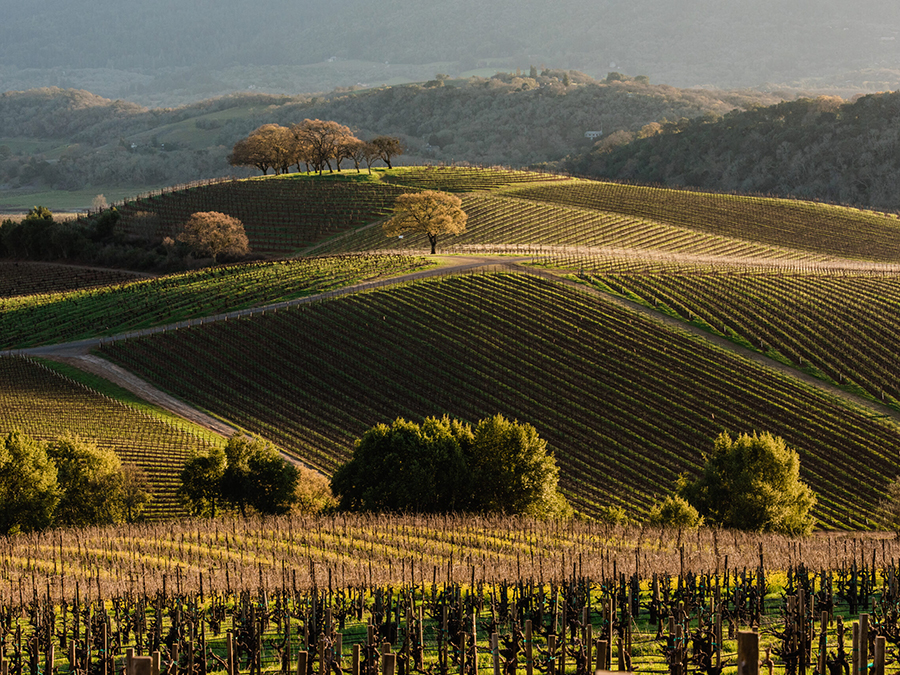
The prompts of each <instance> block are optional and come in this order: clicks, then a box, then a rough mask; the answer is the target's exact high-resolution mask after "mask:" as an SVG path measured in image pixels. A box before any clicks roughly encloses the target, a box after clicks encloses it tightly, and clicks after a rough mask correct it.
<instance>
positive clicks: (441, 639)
mask: <svg viewBox="0 0 900 675" xmlns="http://www.w3.org/2000/svg"><path fill="white" fill-rule="evenodd" d="M447 622H448V617H447V605H444V606H443V608H442V611H441V630H440V632H439V633H438V668H439V670H440V672H441V675H447V673H448V672H449V670H450V665H449V662H448V661H447V657H448V654H447V650H448V647H447Z"/></svg>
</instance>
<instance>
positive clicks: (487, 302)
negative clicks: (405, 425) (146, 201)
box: [102, 274, 898, 527]
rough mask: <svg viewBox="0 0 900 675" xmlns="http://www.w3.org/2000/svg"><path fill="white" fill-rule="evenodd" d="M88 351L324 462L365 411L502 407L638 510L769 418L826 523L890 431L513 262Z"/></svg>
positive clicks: (878, 468)
mask: <svg viewBox="0 0 900 675" xmlns="http://www.w3.org/2000/svg"><path fill="white" fill-rule="evenodd" d="M102 354H103V355H104V356H107V357H109V358H112V359H113V360H114V361H116V362H117V363H120V364H121V365H123V366H124V367H126V368H128V369H131V370H134V371H135V372H137V373H139V374H140V375H141V376H143V377H146V378H147V379H149V380H150V381H151V382H154V383H156V384H158V385H159V386H161V387H162V388H163V389H165V390H167V391H169V392H170V393H174V394H175V395H177V396H179V397H183V398H184V399H186V400H188V401H190V402H191V403H193V404H195V405H198V406H200V407H202V408H204V409H207V410H210V411H212V412H213V413H214V414H217V415H220V416H222V417H225V418H227V419H231V420H234V421H236V422H237V423H238V424H240V425H241V426H243V427H245V428H247V429H251V430H253V431H255V432H257V433H261V434H264V435H265V436H267V437H268V438H271V439H272V440H273V441H275V442H277V443H278V444H280V445H281V446H282V447H284V448H285V449H288V450H289V451H291V452H294V453H296V454H297V455H298V456H300V457H302V458H303V459H304V460H306V461H309V462H311V463H312V464H314V465H316V466H319V467H321V468H322V469H325V470H329V471H330V470H332V469H333V468H334V467H335V466H336V465H337V463H339V462H340V461H342V460H344V459H346V458H347V457H348V453H349V451H350V448H351V444H352V441H353V439H354V438H355V437H356V436H358V435H359V434H361V433H362V432H363V431H364V430H365V429H366V428H367V427H368V426H370V425H372V424H374V423H376V422H380V421H385V420H389V419H393V418H394V417H398V416H403V417H406V418H410V419H421V418H422V417H424V416H426V415H440V414H444V413H447V414H451V415H456V416H459V417H461V418H463V419H466V420H470V421H471V420H477V419H479V418H481V417H484V416H486V415H489V414H494V413H497V412H500V413H503V414H505V415H508V416H510V417H513V418H517V419H519V420H521V421H527V422H530V423H532V424H534V425H535V426H536V427H537V428H538V431H539V432H540V433H541V435H542V436H544V437H545V438H547V439H548V441H549V442H550V444H551V445H552V446H553V448H554V450H555V452H556V454H557V458H558V461H559V463H560V465H561V468H562V485H563V487H564V489H565V491H566V493H567V494H568V496H569V497H570V499H571V500H572V502H573V503H574V504H575V505H576V506H577V508H579V509H580V510H582V511H584V512H585V513H588V514H596V513H597V512H598V511H599V510H600V508H601V507H603V506H606V505H609V504H614V505H621V506H623V507H624V508H625V509H626V510H628V511H630V512H632V513H635V514H640V513H642V512H644V511H645V510H646V509H647V508H648V507H649V505H650V503H651V502H652V501H653V499H654V498H655V497H657V496H658V495H661V494H664V493H666V492H667V491H669V490H670V489H671V488H672V486H673V482H674V480H675V478H676V477H677V476H678V474H679V473H681V472H683V471H688V472H691V471H696V470H697V469H698V467H699V465H700V463H701V461H702V460H701V452H702V451H704V450H707V449H709V448H710V447H711V443H712V440H713V438H714V437H715V436H716V434H718V433H719V432H720V431H723V430H728V431H730V432H733V433H738V432H743V431H752V430H768V431H772V432H773V433H777V434H780V435H782V436H784V437H785V438H786V439H787V440H788V441H789V442H790V443H791V444H792V445H794V446H796V447H797V448H798V449H799V451H800V453H801V457H802V460H801V461H802V466H803V475H804V478H805V479H806V480H807V481H809V483H810V484H811V485H812V487H813V488H814V489H815V490H816V491H817V492H818V493H819V505H818V507H817V511H816V513H817V515H818V517H819V518H820V519H821V521H822V523H823V524H824V525H825V526H830V527H854V526H859V525H862V524H863V521H862V516H861V514H863V513H866V512H868V511H870V510H871V509H873V508H874V507H875V501H876V500H877V494H878V492H879V491H880V489H882V488H881V486H884V485H885V482H886V481H887V480H888V479H889V478H891V477H892V476H893V474H894V472H895V466H894V460H893V457H892V456H891V454H890V452H889V451H887V448H890V447H893V445H894V444H896V442H897V440H898V431H897V429H896V427H893V426H889V425H886V424H884V423H883V422H881V421H879V420H874V419H872V418H871V416H870V415H869V413H867V412H866V411H863V410H858V409H854V408H852V407H850V406H848V405H845V404H842V403H839V402H837V401H836V400H832V399H830V398H828V397H826V396H823V395H821V394H819V393H816V392H814V391H813V390H811V389H810V388H808V387H807V386H805V385H802V384H800V383H798V382H797V381H794V380H792V379H791V378H788V377H783V376H776V375H773V374H772V373H771V372H769V371H766V370H764V369H762V368H760V367H757V366H755V365H752V364H750V363H749V362H747V361H744V360H742V359H739V358H735V357H733V356H731V355H729V354H727V353H725V352H723V351H721V350H719V349H717V348H714V347H712V346H710V345H708V344H705V343H704V342H703V341H701V340H698V339H695V338H691V337H688V336H685V335H682V334H680V333H678V332H676V331H673V330H671V329H668V328H665V327H663V326H662V325H659V324H657V323H655V322H653V321H651V320H649V319H646V318H643V317H642V316H640V315H638V314H636V313H633V312H630V311H626V310H623V309H620V308H618V307H617V306H614V305H612V304H610V303H608V302H606V301H604V300H602V299H601V298H598V297H595V296H592V295H589V294H586V293H585V292H582V291H578V290H573V289H570V288H567V287H564V286H561V285H559V284H557V283H553V282H550V281H544V280H540V279H536V278H532V277H529V276H523V275H503V274H500V275H498V274H483V275H475V276H463V277H450V278H447V279H443V280H440V281H430V282H418V283H414V284H407V285H404V286H402V287H399V288H394V289H390V290H383V291H376V292H371V293H366V294H362V295H358V296H352V297H347V298H342V299H338V300H333V301H329V302H324V303H316V304H315V305H311V306H306V307H305V308H303V309H297V310H290V311H285V312H279V313H278V314H276V315H268V316H264V317H256V318H253V319H248V320H241V321H232V322H228V323H223V324H215V325H208V326H204V327H200V328H196V329H191V330H181V331H178V332H177V333H167V334H164V335H159V336H153V337H147V338H140V339H136V340H130V341H128V342H125V343H118V344H114V345H108V346H104V347H103V349H102ZM185 368H189V369H190V371H191V372H192V376H191V377H190V378H185V377H183V375H182V373H183V372H184V369H185ZM839 457H853V458H854V459H853V462H845V461H837V458H839ZM860 484H865V485H870V486H872V488H873V490H871V491H865V493H860V491H859V490H858V489H857V488H858V486H859V485H860Z"/></svg>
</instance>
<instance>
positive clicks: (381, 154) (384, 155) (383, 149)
mask: <svg viewBox="0 0 900 675" xmlns="http://www.w3.org/2000/svg"><path fill="white" fill-rule="evenodd" d="M369 144H370V145H371V146H372V148H374V150H375V154H376V156H377V157H378V159H380V160H381V161H382V162H384V163H385V164H387V168H389V169H393V168H394V167H393V165H392V164H391V158H392V157H394V156H396V155H402V154H403V146H402V145H401V143H400V139H399V138H395V137H394V136H378V137H377V138H373V139H372V140H371V141H369Z"/></svg>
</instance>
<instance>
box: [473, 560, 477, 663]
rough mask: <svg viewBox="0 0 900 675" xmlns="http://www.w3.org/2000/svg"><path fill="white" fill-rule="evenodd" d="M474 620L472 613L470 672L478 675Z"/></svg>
mask: <svg viewBox="0 0 900 675" xmlns="http://www.w3.org/2000/svg"><path fill="white" fill-rule="evenodd" d="M472 569H473V570H474V569H475V568H474V567H473V568H472ZM473 574H474V572H473ZM475 620H476V619H475V612H472V672H473V673H474V674H475V675H478V629H477V628H476V623H475Z"/></svg>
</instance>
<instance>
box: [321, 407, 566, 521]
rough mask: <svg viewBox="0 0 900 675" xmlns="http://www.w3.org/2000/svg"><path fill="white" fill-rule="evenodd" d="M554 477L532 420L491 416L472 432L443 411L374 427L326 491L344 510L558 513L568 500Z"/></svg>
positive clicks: (553, 464)
mask: <svg viewBox="0 0 900 675" xmlns="http://www.w3.org/2000/svg"><path fill="white" fill-rule="evenodd" d="M557 477H558V470H557V468H556V462H555V461H554V459H553V457H552V455H550V454H549V453H548V451H547V443H546V441H544V440H542V439H541V438H540V437H539V436H538V434H537V431H536V430H535V428H534V427H533V426H531V425H530V424H519V423H518V422H511V421H509V420H507V419H505V418H504V417H503V416H502V415H495V416H494V417H489V418H487V419H483V420H481V422H479V423H478V425H477V426H476V427H475V429H474V431H473V430H472V428H471V427H470V426H469V425H468V424H465V423H462V422H460V421H458V420H451V419H450V418H449V417H447V416H444V417H443V418H441V419H438V418H434V417H428V418H426V419H425V421H424V422H423V423H422V424H421V425H418V424H415V423H413V422H407V421H406V420H403V419H396V420H394V422H393V423H392V424H391V426H387V425H386V424H378V425H376V426H374V427H372V428H371V429H369V430H368V431H367V432H366V433H365V434H363V436H362V438H360V439H359V440H358V441H357V442H356V447H355V449H354V453H353V458H352V459H351V460H350V461H349V462H347V463H346V464H344V465H343V466H341V467H340V468H338V470H337V471H336V472H335V474H334V477H333V478H332V481H331V489H332V492H334V494H335V496H337V497H338V499H339V508H341V509H347V510H359V511H413V512H426V513H435V512H445V513H446V512H457V511H473V512H490V513H508V514H513V513H516V514H528V515H534V516H562V515H567V513H568V506H567V505H566V503H565V499H564V498H563V497H562V496H561V495H560V494H559V493H558V492H557V489H556V486H557Z"/></svg>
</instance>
